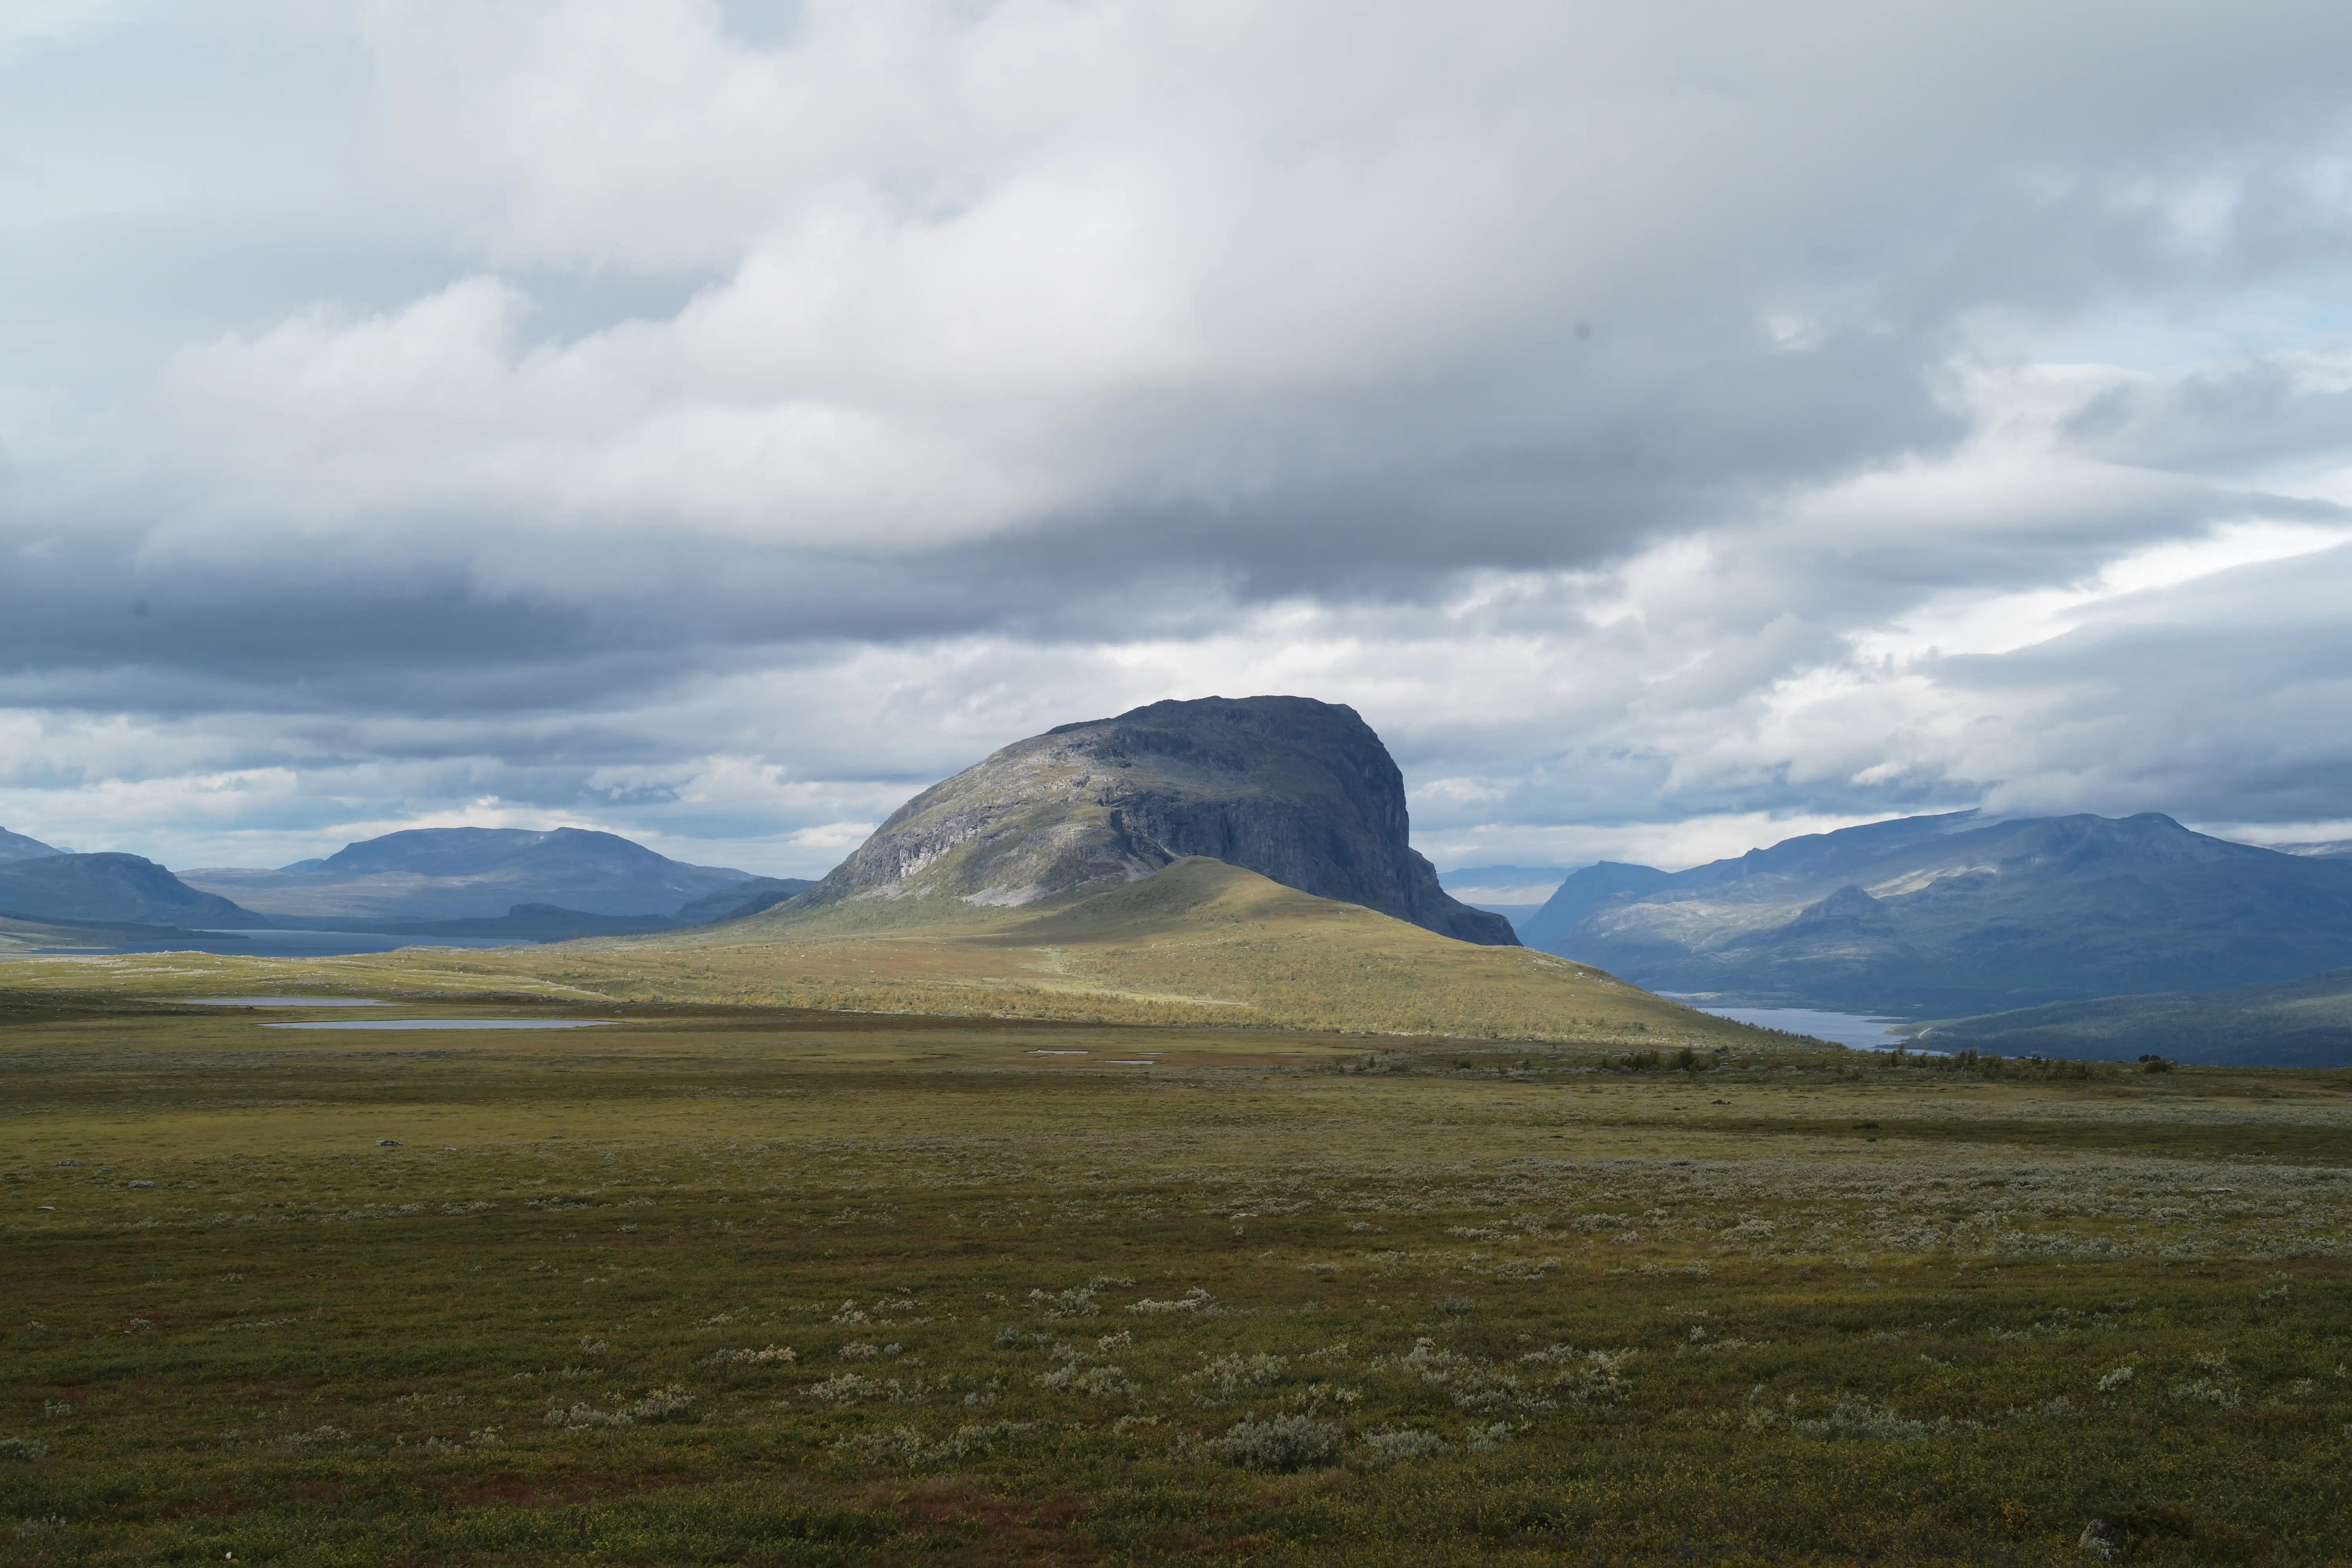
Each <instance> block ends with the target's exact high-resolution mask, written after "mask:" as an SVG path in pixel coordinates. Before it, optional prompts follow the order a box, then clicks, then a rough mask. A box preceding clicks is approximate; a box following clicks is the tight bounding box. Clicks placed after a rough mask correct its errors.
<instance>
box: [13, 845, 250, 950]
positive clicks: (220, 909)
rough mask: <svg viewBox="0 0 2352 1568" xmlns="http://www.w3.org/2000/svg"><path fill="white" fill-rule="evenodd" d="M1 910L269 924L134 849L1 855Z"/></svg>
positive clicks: (196, 923) (81, 917)
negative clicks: (126, 852) (125, 852)
mask: <svg viewBox="0 0 2352 1568" xmlns="http://www.w3.org/2000/svg"><path fill="white" fill-rule="evenodd" d="M0 914H5V915H14V916H16V917H18V918H19V919H22V920H27V921H45V920H46V921H85V922H87V921H100V922H110V923H135V924H140V925H159V926H175V927H183V928H188V929H194V930H224V931H226V930H250V929H252V928H254V927H257V926H266V925H268V924H269V923H270V922H269V921H268V919H266V918H265V917H263V916H261V915H259V914H257V913H255V912H254V911H253V910H247V909H242V908H239V907H238V906H237V905H236V904H235V903H233V902H231V901H230V900H227V899H225V898H222V897H219V896H218V895H216V894H214V893H209V892H206V891H205V890H203V889H197V888H192V887H190V886H188V884H187V883H185V882H184V881H182V880H181V879H179V878H177V877H174V876H173V875H172V873H171V872H169V871H167V870H165V869H164V868H163V867H161V866H158V865H157V864H155V862H153V861H152V860H142V859H141V858H139V857H138V856H136V855H60V854H56V853H51V854H47V855H35V856H28V857H26V858H21V859H16V860H9V861H6V862H0Z"/></svg>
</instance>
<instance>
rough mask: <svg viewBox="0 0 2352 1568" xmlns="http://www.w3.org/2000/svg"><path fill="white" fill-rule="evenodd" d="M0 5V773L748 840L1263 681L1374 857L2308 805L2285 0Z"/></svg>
mask: <svg viewBox="0 0 2352 1568" xmlns="http://www.w3.org/2000/svg"><path fill="white" fill-rule="evenodd" d="M12 16H15V19H12V20H6V21H0V821H5V822H6V823H7V825H8V826H12V827H16V828H18V829H20V830H24V831H29V832H35V833H37V834H41V835H43V836H45V837H58V838H62V839H65V840H67V841H68V842H73V843H75V844H77V845H79V846H82V847H100V846H103V847H126V848H135V849H142V850H145V851H147V852H150V853H154V854H158V855H160V856H163V857H164V858H169V859H172V860H173V861H174V862H176V863H181V864H188V863H193V862H194V861H197V860H210V861H221V860H229V859H235V860H243V861H254V860H260V861H265V862H267V861H274V860H283V859H290V858H295V857H296V856H298V855H301V854H307V853H310V852H313V851H315V850H316V849H317V848H319V847H331V845H332V844H333V843H336V842H340V841H341V837H351V836H355V835H356V834H358V833H361V832H365V831H375V830H381V829H382V828H383V827H387V826H399V825H403V824H407V823H414V822H427V821H432V822H440V821H458V820H471V821H485V822H488V821H530V822H542V821H556V820H566V821H580V822H593V823H595V824H598V825H601V826H612V827H614V828H616V829H619V830H622V831H626V832H633V833H636V834H639V835H641V836H644V837H647V838H648V839H649V840H650V841H653V842H656V843H657V844H659V845H661V846H662V847H665V848H667V849H668V850H670V851H671V852H673V853H679V854H684V855H687V856H688V857H690V858H719V859H726V858H731V859H734V860H737V861H739V862H740V863H742V864H745V865H747V866H749V867H751V868H755V869H761V870H777V871H808V870H815V869H821V868H823V867H824V865H827V864H829V863H830V860H831V858H833V857H834V856H835V855H837V853H838V852H839V849H840V848H841V847H843V846H845V844H846V843H848V842H851V841H853V840H854V839H855V837H856V835H857V833H858V832H859V830H860V827H861V825H862V824H865V823H870V822H871V821H873V820H875V819H876V818H877V816H879V815H880V814H881V813H882V812H883V811H886V810H887V808H888V806H889V805H891V804H894V802H895V800H896V799H898V798H900V797H902V796H903V795H905V794H907V793H908V792H909V791H910V790H911V789H912V788H914V787H916V786H917V785H919V784H922V783H924V782H927V781H928V780H929V778H931V777H934V776H937V774H939V773H942V772H945V771H947V770H950V769H951V768H953V767H956V766H959V765H961V763H965V762H968V761H969V760H971V758H972V757H973V756H975V755H977V754H979V753H980V752H984V751H985V750H987V749H989V748H990V747H992V746H993V745H996V744H1001V743H1003V742H1005V741H1007V740H1011V739H1013V738H1015V737H1017V736H1019V735H1021V734H1024V733H1028V732H1031V731H1034V730H1035V729H1038V728H1042V727H1044V726H1045V725H1046V724H1050V723H1054V722H1058V721H1066V720H1068V719H1072V718H1078V717H1087V716H1093V715H1096V714H1099V713H1102V712H1107V711H1110V710H1116V709H1117V708H1118V707H1121V706H1124V705H1127V704H1129V703H1131V702H1136V701H1142V700H1151V699H1154V698H1157V697H1161V696H1167V695H1199V694H1203V693H1205V692H1208V691H1211V690H1223V691H1226V692H1229V693H1231V692H1243V691H1251V690H1268V689H1288V690H1298V691H1306V692H1310V693H1313V694H1317V695H1324V696H1328V697H1331V698H1334V699H1336V700H1347V701H1351V702H1353V703H1355V704H1356V705H1357V706H1358V707H1359V708H1360V709H1361V710H1363V711H1364V712H1365V713H1366V715H1367V717H1368V718H1370V720H1371V721H1373V723H1374V724H1375V725H1376V726H1377V727H1378V728H1380V729H1381V731H1382V732H1383V734H1385V735H1386V736H1388V738H1389V739H1390V741H1391V744H1392V746H1393V747H1394V748H1395V749H1396V750H1397V752H1399V755H1400V759H1401V760H1402V762H1403V763H1405V766H1406V768H1407V773H1408V777H1409V779H1410V780H1411V781H1412V784H1413V788H1414V807H1415V812H1416V821H1417V824H1418V825H1419V826H1420V831H1421V837H1422V838H1423V842H1424V844H1425V846H1426V847H1429V848H1430V849H1431V850H1432V851H1433V853H1435V854H1436V855H1437V856H1438V857H1439V858H1440V859H1441V862H1444V861H1447V860H1456V859H1466V858H1506V859H1513V858H1515V859H1523V860H1537V859H1545V858H1569V857H1575V856H1581V855H1588V854H1601V853H1609V854H1635V855H1642V856H1645V857H1652V858H1662V859H1667V860H1677V859H1683V858H1691V857H1694V856H1698V855H1704V854H1711V853H1717V852H1722V851H1728V850H1736V849H1738V848H1742V847H1746V846H1747V845H1748V843H1752V842H1757V841H1761V840H1768V839H1769V838H1772V837H1779V836H1781V835H1783V834H1785V833H1787V832H1791V831H1801V830H1805V829H1807V828H1811V827H1813V826H1820V825H1822V824H1825V823H1831V822H1841V821H1849V820H1854V819H1857V818H1862V817H1868V816H1877V815H1882V814H1885V813H1890V812H1897V811H1908V810H1916V809H1932V808H1939V807H1946V806H1952V805H1969V804H1977V803H1979V802H1982V803H1986V804H1990V805H1998V806H2000V807H2001V808H2003V809H2017V810H2025V809H2042V808H2044V807H2048V808H2052V809H2057V808H2066V809H2096V810H2123V809H2133V810H2137V809H2166V810H2171V811H2174V812H2176V813H2177V814H2179V815H2181V816H2186V817H2189V818H2192V819H2194V820H2198V821H2201V822H2206V823H2210V824H2215V825H2227V826H2231V827H2232V828H2233V830H2242V831H2245V832H2248V833H2251V834H2255V835H2263V834H2274V835H2275V836H2278V837H2295V836H2299V835H2305V834H2306V833H2307V830H2309V829H2312V828H2313V827H2314V826H2315V825H2327V824H2334V823H2341V822H2344V821H2346V820H2347V819H2352V803H2347V802H2346V801H2345V800H2344V799H2343V798H2342V796H2341V792H2340V790H2339V789H2337V788H2336V787H2335V786H2334V785H2333V784H2331V780H2333V779H2341V778H2343V777H2345V776H2347V774H2346V771H2345V763H2347V761H2352V757H2347V755H2346V754H2345V753H2346V751H2347V747H2352V742H2342V741H2339V740H2337V739H2336V737H2338V736H2342V735H2345V734H2347V733H2352V729H2347V726H2345V725H2344V724H2343V723H2342V722H2341V720H2342V718H2343V717H2345V715H2344V714H2343V712H2342V703H2343V688H2342V679H2341V676H2340V672H2342V671H2344V670H2345V669H2347V668H2352V665H2347V658H2346V656H2347V653H2352V647H2347V634H2345V633H2344V632H2342V631H2340V630H2339V629H2338V628H2337V626H2336V624H2335V622H2336V619H2338V617H2336V616H2331V615H2330V614H2329V612H2328V608H2327V606H2328V605H2331V604H2333V603H2342V602H2346V601H2345V599H2344V598H2343V592H2344V591H2345V590H2347V589H2352V582H2347V581H2346V579H2347V576H2352V566H2347V564H2346V562H2347V556H2346V551H2345V549H2344V542H2345V541H2346V540H2347V539H2352V514H2347V511H2346V510H2345V508H2346V506H2347V504H2352V455H2348V454H2347V428H2352V427H2347V425H2346V423H2345V421H2344V419H2343V417H2342V413H2343V409H2344V407H2345V399H2346V398H2347V396H2352V343H2347V319H2348V318H2347V305H2352V300H2347V284H2346V282H2345V279H2347V278H2348V277H2352V271H2347V268H2346V265H2345V264H2346V262H2347V260H2352V221H2347V202H2348V201H2352V139H2347V132H2352V115H2347V111H2346V110H2343V109H2342V107H2341V94H2340V90H2339V83H2338V81H2337V80H2336V76H2337V72H2336V69H2335V62H2336V61H2338V60H2340V59H2341V58H2344V49H2345V47H2346V46H2347V43H2352V19H2347V17H2346V16H2344V15H2343V14H2342V13H2341V9H2340V7H2329V6H2324V5H2245V6H2240V7H2236V8H2233V9H2231V11H2230V12H2229V13H2228V14H2226V15H2224V14H2222V13H2221V12H2219V11H2217V10H2215V9H2214V8H2212V7H2210V6H2205V7H2197V6H2187V5H2177V6H2167V5H2158V6H2150V7H2144V8H2142V9H2141V10H2140V11H2138V12H2136V13H2135V14H2134V16H2132V17H2131V18H2130V19H2129V22H2128V25H2127V26H2126V25H2120V24H2118V22H2117V20H2116V16H2115V13H2114V11H2113V8H2112V7H2108V6H2093V5H2047V4H2042V5H2023V4H2018V5H1967V6H1962V5H1950V4H1940V5H1874V6H1852V5H1807V6H1798V7H1794V8H1791V7H1785V6H1784V7H1780V8H1777V9H1773V10H1770V11H1759V10H1758V9H1756V8H1754V7H1742V6H1734V5H1690V6H1683V7H1670V8H1661V7H1655V6H1636V5H1602V6H1588V7H1582V8H1578V9H1575V10H1568V9H1563V8H1560V7H1556V6H1540V5H1528V6H1524V7H1513V6H1492V7H1480V8H1473V9H1470V10H1463V9H1460V8H1456V9H1455V10H1454V11H1444V10H1440V9H1433V8H1430V7H1425V6H1384V5H1369V6H1368V5H1360V4H1351V5H1337V4H1293V5H1247V6H1239V5H1236V6H1221V5H1200V6H1182V7H1148V6H1140V5H1118V4H1097V5H1047V4H1044V3H1042V0H1007V3H1004V4H997V5H980V6H971V5H915V4H880V5H877V4H872V3H870V0H868V3H865V4H856V5H851V4H846V3H838V0H832V3H828V0H818V3H811V4H806V5H775V6H768V5H752V4H744V5H711V4H696V3H692V0H669V3H667V4H655V5H646V4H632V5H592V4H572V5H478V4H470V5H440V4H427V3H421V0H420V3H413V4H398V3H385V4H379V5H368V6H364V7H358V8H353V9H352V10H349V11H346V12H341V13H328V12H321V11H320V10H319V9H318V8H316V7H305V6H297V5H289V4H265V3H261V0H256V3H254V4H251V5H243V6H239V7H236V8H234V9H232V10H228V11H220V10H214V11H205V10H201V9H200V10H194V11H191V10H188V9H186V8H184V7H166V6H162V5H151V4H141V3H137V0H111V3H110V0H88V3H81V4H77V3H74V0H47V4H45V5H36V6H33V7H30V8H27V9H26V10H24V11H22V12H21V13H20V14H12Z"/></svg>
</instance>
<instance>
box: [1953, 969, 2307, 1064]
mask: <svg viewBox="0 0 2352 1568" xmlns="http://www.w3.org/2000/svg"><path fill="white" fill-rule="evenodd" d="M1913 1034H1914V1037H1915V1038H1916V1039H1917V1041H1918V1043H1919V1044H1920V1045H1922V1046H1925V1047H1927V1048H1928V1049H1930V1050H1938V1051H1958V1050H1965V1049H1974V1050H1977V1051H1980V1052H1983V1053H1986V1054H1988V1055H2000V1056H2008V1057H2021V1056H2036V1055H2039V1056H2045V1057H2071V1058H2074V1059H2076V1060H2080V1061H2129V1060H2131V1059H2132V1058H2136V1057H2138V1056H2140V1055H2143V1054H2147V1053H2152V1054H2154V1055H2157V1056H2160V1057H2166V1058H2170V1059H2172V1060H2174V1061H2184V1062H2201V1063H2210V1064H2212V1065H2215V1066H2220V1067H2256V1066H2259V1067H2295V1068H2345V1067H2352V969H2334V970H2329V971H2328V972H2327V973H2324V974H2313V975H2306V976H2305V977H2304V978H2303V979H2301V980H2290V981H2286V982H2284V983H2282V984H2272V985H2244V986H2240V987H2238V988H2236V989H2234V990H2230V991H2213V992H2208V993H2206V994H2202V995H2189V994H2184V993H2180V992H2172V993H2168V994H2161V995H2153V996H2108V997H2103V998H2101V999H2100V1000H2098V1001H2095V1002H2058V1003H2053V1004H2051V1005H2048V1006H2042V1007H2025V1008H2021V1009H2018V1010H2016V1011H2014V1012H2008V1013H1993V1014H1989V1015H1987V1016H1982V1017H1976V1018H1961V1019H1957V1020H1953V1021H1949V1022H1944V1023H1936V1024H1928V1025H1923V1026H1920V1027H1919V1028H1917V1029H1916V1030H1915V1031H1913Z"/></svg>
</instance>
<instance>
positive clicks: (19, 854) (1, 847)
mask: <svg viewBox="0 0 2352 1568" xmlns="http://www.w3.org/2000/svg"><path fill="white" fill-rule="evenodd" d="M64 853H65V851H64V850H62V849H55V848H51V847H49V846H48V845H47V844H44V843H42V842H41V841H40V840H39V839H37V838H27V837H25V836H24V835H23V834H21V833H11V832H9V831H8V830H7V829H6V828H5V827H0V866H5V865H6V864H7V863H8V862H9V861H11V860H37V859H40V858H43V857H45V856H49V855H62V854H64Z"/></svg>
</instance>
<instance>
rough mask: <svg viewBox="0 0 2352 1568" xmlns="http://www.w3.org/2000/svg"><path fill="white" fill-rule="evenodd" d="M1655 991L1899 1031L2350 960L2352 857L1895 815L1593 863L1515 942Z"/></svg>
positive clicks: (2095, 821)
mask: <svg viewBox="0 0 2352 1568" xmlns="http://www.w3.org/2000/svg"><path fill="white" fill-rule="evenodd" d="M1522 935H1523V937H1524V939H1525V940H1526V941H1527V942H1528V945H1529V946H1532V947H1538V948H1541V949H1543V950H1545V951H1547V952H1556V953H1559V954H1560V955H1562V956H1563V957H1568V958H1572V959H1575V960H1577V961H1578V962H1579V963H1591V964H1594V965H1597V966H1599V967H1601V968H1602V969H1606V970H1608V971H1609V972H1610V973H1613V974H1616V975H1619V976H1621V977H1622V978H1624V979H1627V980H1631V981H1633V983H1634V984H1639V985H1643V986H1647V987H1649V988H1650V989H1652V990H1657V991H1666V992H1672V993H1681V994H1714V995H1717V996H1721V997H1724V998H1726V999H1738V1000H1742V1001H1747V1002H1750V1003H1759V1004H1766V1005H1769V1004H1775V1003H1778V1004H1782V1005H1802V1006H1811V1007H1821V1008H1829V1009H1833V1010H1839V1011H1850V1012H1863V1013H1877V1012H1884V1013H1889V1014H1895V1015H1898V1016H1910V1017H1951V1016H1958V1015H1963V1014H1979V1013H1989V1012H1993V1011H1997V1010H2005V1009H2012V1008H2018V1007H2024V1006H2032V1005H2040V1004H2043V1003H2052V1002H2062V1001H2077V1000H2087V999H2091V998H2096V997H2105V996H2116V995H2121V994H2126V993H2141V994H2145V993H2156V992H2203V991H2218V990H2222V989H2225V988H2228V987H2232V986H2241V985H2251V984H2273V983H2277V982H2283V981H2289V980H2294V979H2296V978H2298V977H2302V976H2306V975H2310V974H2313V973H2316V972H2318V971H2321V970H2325V969H2330V968H2336V967H2340V966H2343V965H2345V964H2347V963H2352V860H2347V859H2346V858H2340V857H2332V856H2315V855H2290V854H2284V853H2281V852H2279V851H2276V850H2272V849H2263V848H2257V847H2253V846H2252V845H2246V844H2233V843H2230V842H2227V841H2226V840H2222V839H2218V838H2210V837H2206V836H2205V835H2203V834H2200V833H2192V832H2190V831H2189V829H2187V828H2185V827H2183V826H2180V825H2179V823H2177V822H2175V821H2173V820H2172V819H2171V818H2170V817H2168V816H2156V815H2147V816H2131V817H2125V818H2121V819H2115V818H2109V817H2101V816H2063V817H2042V818H2034V819H2031V820H2023V821H1989V820H1987V819H1985V818H1983V817H1981V816H1978V815H1977V814H1975V813H1969V812H1962V813H1957V814H1953V815H1948V816H1915V817H1906V818H1903V819H1900V820H1898V821H1893V822H1881V823H1874V824H1872V825H1870V826H1864V827H1853V828H1847V829H1844V830H1843V831H1842V832H1837V833H1828V834H1813V835H1808V836H1806V837H1801V838H1791V839H1788V840H1785V841H1783V842H1781V843H1780V844H1776V845H1774V846H1772V847H1770V848H1769V849H1757V850H1751V851H1750V852H1749V853H1748V854H1746V855H1743V856H1741V857H1739V858H1737V859H1731V860H1718V861H1716V862H1714V863H1713V864H1711V865H1706V866H1699V867H1696V868H1692V869H1690V870H1687V871H1681V872H1672V873H1670V872H1666V871H1662V870H1659V869H1656V868H1653V867H1648V866H1633V865H1625V864H1622V863H1616V862H1609V861H1604V862H1602V863H1601V864H1600V865H1597V866H1590V867H1587V868H1584V869H1582V870H1580V871H1577V872H1575V873H1574V874H1572V875H1571V876H1570V877H1569V878H1568V879H1567V880H1566V881H1564V882H1562V883H1561V884H1560V888H1559V892H1557V893H1555V894H1554V895H1553V896H1552V898H1551V899H1550V900H1549V902H1547V903H1546V904H1545V906H1544V907H1543V909H1542V910H1540V911H1538V913H1537V914H1536V915H1535V916H1533V917H1531V918H1530V919H1528V921H1526V922H1524V925H1523V927H1522Z"/></svg>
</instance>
